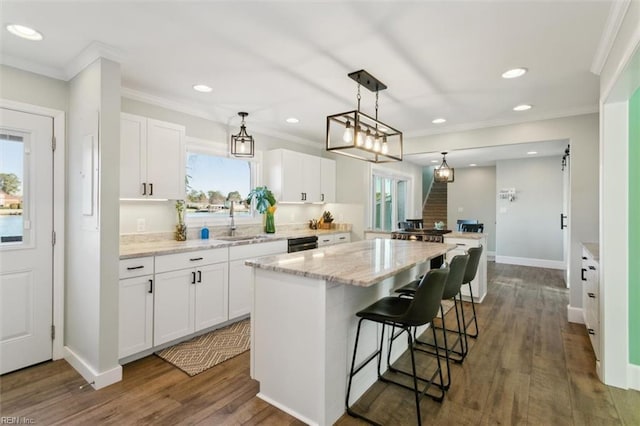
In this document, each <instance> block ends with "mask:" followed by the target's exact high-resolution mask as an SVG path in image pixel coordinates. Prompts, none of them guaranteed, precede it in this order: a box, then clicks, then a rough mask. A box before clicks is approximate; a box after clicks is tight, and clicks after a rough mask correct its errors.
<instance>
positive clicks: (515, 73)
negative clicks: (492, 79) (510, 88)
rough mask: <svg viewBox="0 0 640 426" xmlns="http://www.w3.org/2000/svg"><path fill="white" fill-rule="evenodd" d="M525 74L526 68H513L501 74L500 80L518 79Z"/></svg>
mask: <svg viewBox="0 0 640 426" xmlns="http://www.w3.org/2000/svg"><path fill="white" fill-rule="evenodd" d="M526 73H527V69H526V68H513V69H510V70H507V71H505V72H503V73H502V78H518V77H522V76H523V75H525V74H526Z"/></svg>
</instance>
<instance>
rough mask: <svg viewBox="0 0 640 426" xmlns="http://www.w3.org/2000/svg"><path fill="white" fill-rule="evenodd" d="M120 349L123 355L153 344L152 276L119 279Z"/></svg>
mask: <svg viewBox="0 0 640 426" xmlns="http://www.w3.org/2000/svg"><path fill="white" fill-rule="evenodd" d="M119 298H120V304H119V307H120V309H119V319H120V321H119V349H118V357H119V358H124V357H126V356H129V355H133V354H135V353H138V352H142V351H144V350H146V349H149V348H151V347H152V346H153V340H152V339H153V275H144V276H141V277H136V278H128V279H125V280H120V296H119Z"/></svg>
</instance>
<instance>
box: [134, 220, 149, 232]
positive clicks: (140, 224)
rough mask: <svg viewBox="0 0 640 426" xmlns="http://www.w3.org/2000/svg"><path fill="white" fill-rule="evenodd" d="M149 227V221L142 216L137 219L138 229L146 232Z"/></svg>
mask: <svg viewBox="0 0 640 426" xmlns="http://www.w3.org/2000/svg"><path fill="white" fill-rule="evenodd" d="M146 229H147V221H146V220H145V219H144V218H143V217H141V218H138V219H137V220H136V231H138V232H144V231H145V230H146Z"/></svg>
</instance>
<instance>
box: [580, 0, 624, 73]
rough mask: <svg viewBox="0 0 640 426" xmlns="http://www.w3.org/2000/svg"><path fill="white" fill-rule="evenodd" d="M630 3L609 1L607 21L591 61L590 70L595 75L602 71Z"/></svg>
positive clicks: (621, 0)
mask: <svg viewBox="0 0 640 426" xmlns="http://www.w3.org/2000/svg"><path fill="white" fill-rule="evenodd" d="M630 5H631V0H618V1H614V2H612V3H611V7H610V8H609V16H607V22H606V23H605V26H604V29H603V30H602V35H601V36H600V43H598V48H597V49H596V53H595V55H594V56H593V61H592V62H591V68H590V70H591V72H592V73H594V74H595V75H600V73H601V72H602V68H603V67H604V64H605V62H606V61H607V57H608V56H609V52H611V47H612V46H613V43H614V41H615V40H616V37H617V36H618V31H620V27H621V26H622V21H623V19H624V16H625V15H626V14H627V9H629V6H630Z"/></svg>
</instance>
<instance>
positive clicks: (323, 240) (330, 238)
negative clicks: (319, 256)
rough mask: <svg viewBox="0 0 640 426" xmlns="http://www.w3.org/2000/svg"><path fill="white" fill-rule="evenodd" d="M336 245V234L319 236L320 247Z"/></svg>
mask: <svg viewBox="0 0 640 426" xmlns="http://www.w3.org/2000/svg"><path fill="white" fill-rule="evenodd" d="M332 244H335V238H334V234H325V235H318V247H324V246H330V245H332Z"/></svg>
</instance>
